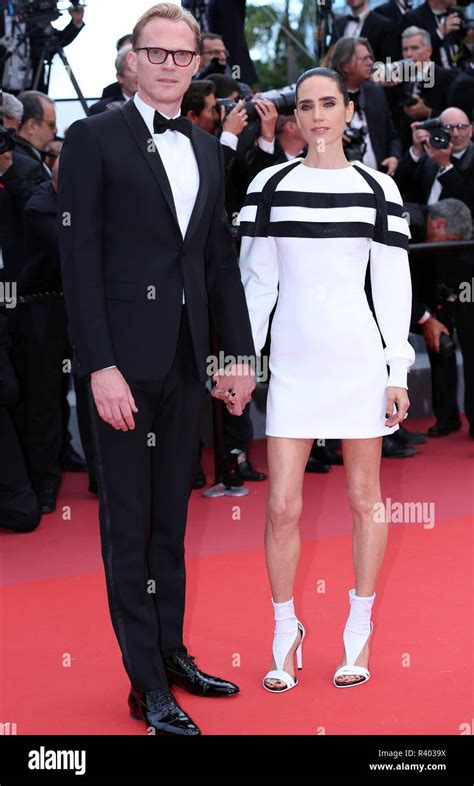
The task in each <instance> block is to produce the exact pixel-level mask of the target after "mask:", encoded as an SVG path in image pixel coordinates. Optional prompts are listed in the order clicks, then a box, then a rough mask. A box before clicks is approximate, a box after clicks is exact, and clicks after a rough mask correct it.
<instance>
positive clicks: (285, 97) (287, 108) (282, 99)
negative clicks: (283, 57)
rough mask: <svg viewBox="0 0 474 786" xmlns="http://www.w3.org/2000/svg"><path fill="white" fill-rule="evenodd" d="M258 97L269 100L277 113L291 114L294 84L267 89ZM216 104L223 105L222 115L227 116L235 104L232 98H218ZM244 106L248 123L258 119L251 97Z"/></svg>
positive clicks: (294, 94) (294, 100) (293, 100)
mask: <svg viewBox="0 0 474 786" xmlns="http://www.w3.org/2000/svg"><path fill="white" fill-rule="evenodd" d="M259 97H260V98H266V99H268V100H269V101H271V102H272V104H273V106H275V107H276V110H277V112H278V114H279V115H291V114H292V113H293V112H294V109H295V107H296V93H295V90H294V85H291V86H289V87H284V88H283V89H282V90H268V91H267V92H266V93H261V94H260V96H259ZM217 104H218V106H219V107H221V106H223V107H225V112H224V117H227V115H228V114H229V113H230V112H232V110H233V109H234V107H235V106H236V101H234V100H233V99H232V98H218V99H217ZM244 106H245V111H246V112H247V116H248V121H249V123H252V122H254V121H256V120H260V118H259V116H258V114H257V110H256V108H255V107H256V103H255V101H254V100H253V99H252V100H250V101H246V102H245V104H244Z"/></svg>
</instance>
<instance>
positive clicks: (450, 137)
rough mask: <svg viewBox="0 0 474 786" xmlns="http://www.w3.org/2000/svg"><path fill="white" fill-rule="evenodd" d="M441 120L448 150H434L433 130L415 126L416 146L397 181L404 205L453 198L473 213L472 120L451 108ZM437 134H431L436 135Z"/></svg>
mask: <svg viewBox="0 0 474 786" xmlns="http://www.w3.org/2000/svg"><path fill="white" fill-rule="evenodd" d="M438 120H439V126H438V128H439V129H440V130H441V131H442V132H444V139H445V144H446V146H445V147H435V146H434V145H433V144H431V139H432V137H431V134H430V130H428V129H425V128H423V127H420V123H412V126H411V127H412V133H413V144H412V146H411V147H410V149H409V150H408V151H407V152H406V153H405V155H404V156H403V158H402V160H401V161H400V164H399V165H398V169H397V172H396V175H395V180H396V182H397V185H398V186H399V188H400V191H401V194H402V197H403V200H404V202H417V203H418V204H420V205H432V204H434V203H435V202H438V201H439V200H440V199H447V198H449V197H453V198H455V199H460V200H461V201H462V202H464V204H465V205H467V207H468V208H469V210H470V211H471V213H474V143H473V142H472V141H471V124H470V122H469V118H468V117H467V115H466V114H465V112H463V111H462V110H461V109H457V108H456V107H449V108H448V109H445V110H444V112H442V113H441V115H440V117H439V119H438ZM436 130H437V129H436V127H435V128H434V129H431V132H432V133H435V134H436ZM436 144H438V143H436Z"/></svg>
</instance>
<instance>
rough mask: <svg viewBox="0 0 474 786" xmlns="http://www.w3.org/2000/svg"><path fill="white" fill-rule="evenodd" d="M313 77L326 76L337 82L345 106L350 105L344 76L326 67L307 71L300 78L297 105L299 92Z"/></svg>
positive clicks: (297, 87) (297, 84)
mask: <svg viewBox="0 0 474 786" xmlns="http://www.w3.org/2000/svg"><path fill="white" fill-rule="evenodd" d="M312 76H325V77H327V78H328V79H333V80H334V82H336V84H337V87H338V90H339V92H340V93H341V95H342V98H343V101H344V104H345V106H347V105H348V103H349V101H350V99H349V96H348V93H347V84H346V80H345V79H344V76H343V75H342V74H340V73H339V71H334V69H332V68H326V66H318V67H317V68H310V69H309V71H305V72H304V74H301V76H300V78H299V79H298V81H297V83H296V105H297V106H298V90H299V88H300V87H301V85H302V84H303V82H305V81H306V80H307V79H311V77H312Z"/></svg>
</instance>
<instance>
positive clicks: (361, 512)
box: [347, 484, 380, 518]
mask: <svg viewBox="0 0 474 786" xmlns="http://www.w3.org/2000/svg"><path fill="white" fill-rule="evenodd" d="M347 497H348V500H349V505H350V506H351V510H352V512H353V513H354V514H355V515H357V516H360V517H364V518H365V517H367V516H369V515H370V514H373V513H374V510H375V508H374V505H375V504H376V503H377V502H379V501H380V495H379V494H378V492H377V491H376V489H373V488H371V487H370V486H368V485H366V484H360V485H357V486H352V487H349V488H348V490H347Z"/></svg>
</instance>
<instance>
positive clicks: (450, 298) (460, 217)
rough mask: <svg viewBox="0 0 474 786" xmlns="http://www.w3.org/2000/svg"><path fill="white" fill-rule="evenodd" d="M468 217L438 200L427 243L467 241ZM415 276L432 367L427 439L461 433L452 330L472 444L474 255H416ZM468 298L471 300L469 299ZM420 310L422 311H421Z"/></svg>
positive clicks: (458, 205) (453, 203)
mask: <svg viewBox="0 0 474 786" xmlns="http://www.w3.org/2000/svg"><path fill="white" fill-rule="evenodd" d="M471 237H472V217H471V214H470V212H469V210H468V208H467V207H466V205H465V204H463V203H462V202H460V201H459V200H458V199H442V200H441V201H440V202H436V203H435V204H431V205H429V207H428V211H427V221H426V241H427V242H428V243H437V242H446V241H449V240H470V239H471ZM414 272H415V274H414V277H413V278H414V290H415V295H416V299H417V300H418V301H420V302H422V303H424V304H427V305H426V306H424V307H423V310H424V314H423V316H422V317H421V318H420V319H418V323H419V324H420V323H421V330H422V333H423V336H424V339H425V341H426V346H427V349H428V356H429V360H430V365H431V388H432V406H433V412H434V414H435V417H436V423H435V424H434V425H433V426H431V428H430V429H429V430H428V436H430V437H444V436H446V435H448V434H450V433H451V432H453V431H458V430H459V429H460V428H461V420H460V418H459V409H458V404H457V367H456V353H455V345H454V342H453V341H452V339H451V336H452V334H453V332H454V329H456V335H457V339H458V341H459V345H460V348H461V352H462V357H463V370H464V412H465V415H466V418H467V420H468V423H469V436H470V437H471V438H472V439H474V319H473V314H472V308H473V303H472V282H473V280H474V256H473V253H472V249H465V250H462V249H460V250H458V249H452V250H450V251H449V252H448V253H447V252H439V253H436V252H435V253H433V254H430V255H426V254H424V255H422V256H420V255H418V256H417V263H416V269H415V271H414ZM468 292H470V296H469V294H468ZM420 310H421V309H420Z"/></svg>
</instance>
